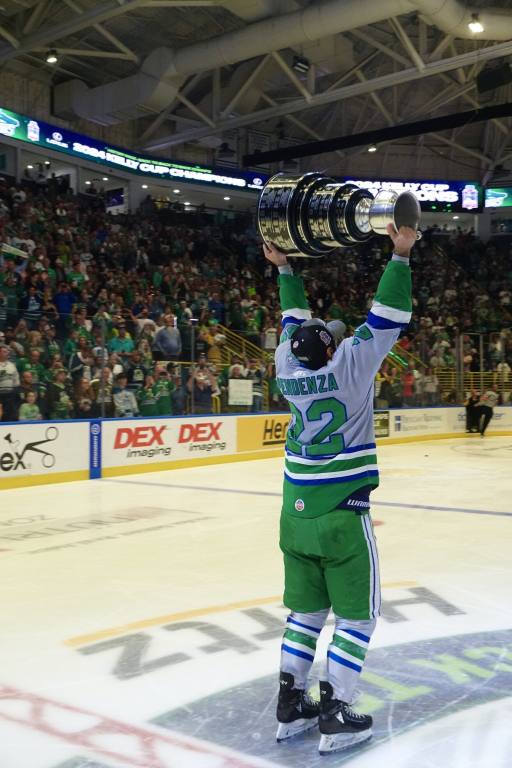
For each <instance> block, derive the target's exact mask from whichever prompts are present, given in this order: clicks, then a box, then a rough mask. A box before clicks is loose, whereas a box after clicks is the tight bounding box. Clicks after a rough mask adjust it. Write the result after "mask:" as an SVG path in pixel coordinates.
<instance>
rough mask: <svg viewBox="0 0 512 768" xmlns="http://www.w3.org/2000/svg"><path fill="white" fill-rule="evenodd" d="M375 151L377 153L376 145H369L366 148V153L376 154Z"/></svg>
mask: <svg viewBox="0 0 512 768" xmlns="http://www.w3.org/2000/svg"><path fill="white" fill-rule="evenodd" d="M376 151H377V147H376V145H375V144H370V146H369V147H368V152H376Z"/></svg>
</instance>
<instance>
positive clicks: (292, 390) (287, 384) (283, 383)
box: [276, 373, 339, 395]
mask: <svg viewBox="0 0 512 768" xmlns="http://www.w3.org/2000/svg"><path fill="white" fill-rule="evenodd" d="M276 381H277V386H278V387H279V389H280V390H281V392H282V393H283V395H318V394H323V393H325V392H334V391H336V390H339V387H338V382H337V381H336V378H335V376H334V373H328V374H325V373H319V374H318V375H317V376H301V377H300V378H296V379H280V378H279V377H278V378H277V379H276Z"/></svg>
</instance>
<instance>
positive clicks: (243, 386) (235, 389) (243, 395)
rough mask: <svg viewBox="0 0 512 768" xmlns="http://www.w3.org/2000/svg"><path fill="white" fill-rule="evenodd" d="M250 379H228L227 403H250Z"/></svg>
mask: <svg viewBox="0 0 512 768" xmlns="http://www.w3.org/2000/svg"><path fill="white" fill-rule="evenodd" d="M252 397H253V396H252V381H247V380H246V379H229V382H228V405H252Z"/></svg>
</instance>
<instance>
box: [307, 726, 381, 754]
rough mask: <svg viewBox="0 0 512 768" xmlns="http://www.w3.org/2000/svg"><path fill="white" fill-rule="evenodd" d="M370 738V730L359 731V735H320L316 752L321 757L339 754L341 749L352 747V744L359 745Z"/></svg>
mask: <svg viewBox="0 0 512 768" xmlns="http://www.w3.org/2000/svg"><path fill="white" fill-rule="evenodd" d="M371 737H372V729H371V728H368V730H365V731H360V732H359V733H357V732H355V733H322V735H321V737H320V744H319V745H318V751H319V752H320V754H321V755H330V754H331V753H332V752H339V751H340V750H342V749H348V748H349V747H353V746H354V744H360V743H361V742H362V741H367V740H368V739H371Z"/></svg>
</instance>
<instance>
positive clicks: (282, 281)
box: [263, 243, 311, 341]
mask: <svg viewBox="0 0 512 768" xmlns="http://www.w3.org/2000/svg"><path fill="white" fill-rule="evenodd" d="M263 253H264V254H265V258H266V259H267V260H268V261H270V262H271V263H272V264H274V265H275V266H276V267H277V268H278V269H279V301H280V304H281V313H282V316H283V320H282V325H283V331H282V333H281V339H280V340H281V341H286V340H287V339H289V338H290V337H291V335H292V334H293V332H294V331H295V330H296V329H297V326H299V325H301V324H302V323H303V322H304V321H305V320H310V319H311V310H310V308H309V304H308V300H307V298H306V292H305V290H304V284H303V282H302V278H300V277H297V276H296V275H294V274H293V270H292V268H291V265H290V264H288V259H287V257H286V254H285V253H283V252H282V251H280V250H278V249H277V248H276V247H275V245H267V244H266V243H264V244H263Z"/></svg>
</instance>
